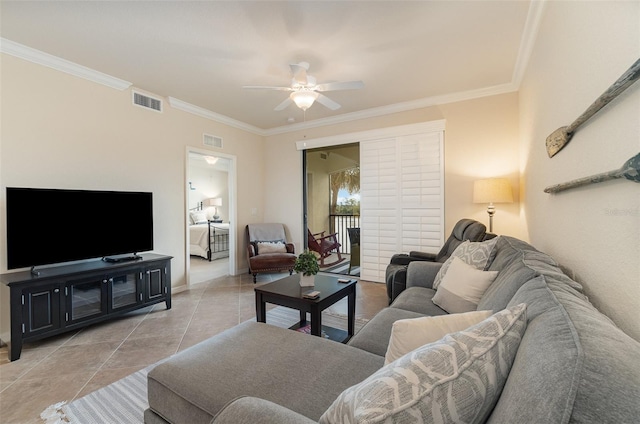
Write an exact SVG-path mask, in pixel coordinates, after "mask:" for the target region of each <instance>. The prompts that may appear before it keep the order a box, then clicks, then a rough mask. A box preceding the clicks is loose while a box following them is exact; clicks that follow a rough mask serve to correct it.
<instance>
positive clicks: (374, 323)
mask: <svg viewBox="0 0 640 424" xmlns="http://www.w3.org/2000/svg"><path fill="white" fill-rule="evenodd" d="M423 316H424V315H422V314H419V313H417V312H411V311H405V310H404V309H398V308H390V307H389V308H384V309H383V310H381V311H380V312H378V313H377V314H376V316H374V317H373V318H372V319H371V321H369V322H368V323H366V324H365V325H364V327H362V329H361V330H360V331H358V332H357V333H356V335H355V336H353V337H352V338H351V340H349V343H348V345H349V346H353V347H357V348H358V349H362V350H366V351H367V352H371V353H374V354H376V355H379V356H381V357H384V355H385V353H386V352H387V347H388V346H389V339H390V337H391V329H392V328H393V323H394V322H396V321H398V320H402V319H411V318H421V317H423Z"/></svg>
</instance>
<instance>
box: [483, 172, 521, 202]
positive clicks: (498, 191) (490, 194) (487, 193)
mask: <svg viewBox="0 0 640 424" xmlns="http://www.w3.org/2000/svg"><path fill="white" fill-rule="evenodd" d="M473 203H513V193H512V191H511V183H510V182H509V180H508V179H506V178H488V179H486V180H477V181H475V182H474V183H473Z"/></svg>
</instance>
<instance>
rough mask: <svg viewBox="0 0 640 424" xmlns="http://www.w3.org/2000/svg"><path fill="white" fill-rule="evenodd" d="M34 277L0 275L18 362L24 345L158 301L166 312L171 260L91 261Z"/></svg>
mask: <svg viewBox="0 0 640 424" xmlns="http://www.w3.org/2000/svg"><path fill="white" fill-rule="evenodd" d="M128 257H131V256H128ZM39 272H40V274H39V275H34V274H32V273H31V271H21V272H15V273H12V274H2V275H0V282H1V283H3V284H5V285H7V286H8V287H9V289H10V306H11V342H10V345H11V347H10V352H9V359H10V360H12V361H15V360H16V359H19V358H20V353H21V352H22V344H23V343H25V342H32V341H36V340H39V339H44V338H46V337H51V336H55V335H57V334H61V333H65V332H67V331H73V330H78V329H80V328H83V327H86V326H88V325H91V324H94V323H97V322H101V321H106V320H108V319H111V318H113V317H115V316H117V315H122V314H125V313H127V312H131V311H134V310H136V309H140V308H144V307H146V306H149V305H153V304H156V303H160V302H165V303H166V305H167V309H171V256H165V255H158V254H155V253H144V254H142V255H140V256H138V260H135V261H127V260H124V261H118V262H107V261H106V260H93V261H88V262H81V263H76V264H72V265H61V266H56V267H48V268H40V269H39Z"/></svg>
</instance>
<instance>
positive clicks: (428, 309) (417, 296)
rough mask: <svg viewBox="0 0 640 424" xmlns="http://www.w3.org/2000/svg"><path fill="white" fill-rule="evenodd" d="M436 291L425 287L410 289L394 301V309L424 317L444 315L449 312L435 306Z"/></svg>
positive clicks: (392, 305)
mask: <svg viewBox="0 0 640 424" xmlns="http://www.w3.org/2000/svg"><path fill="white" fill-rule="evenodd" d="M435 294H436V291H435V290H432V289H426V288H423V287H409V288H408V289H406V290H405V291H403V292H402V293H400V295H399V296H398V297H396V300H394V301H393V303H392V304H391V307H392V308H398V309H404V310H405V311H411V312H417V313H419V314H422V315H428V316H434V315H444V314H446V313H447V311H445V310H443V309H442V308H440V307H438V306H436V305H434V304H433V302H432V300H433V296H435Z"/></svg>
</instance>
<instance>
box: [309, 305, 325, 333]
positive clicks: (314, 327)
mask: <svg viewBox="0 0 640 424" xmlns="http://www.w3.org/2000/svg"><path fill="white" fill-rule="evenodd" d="M311 334H312V335H314V336H318V337H320V336H322V311H321V310H320V308H319V307H318V304H313V305H311Z"/></svg>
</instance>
